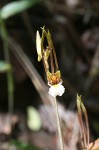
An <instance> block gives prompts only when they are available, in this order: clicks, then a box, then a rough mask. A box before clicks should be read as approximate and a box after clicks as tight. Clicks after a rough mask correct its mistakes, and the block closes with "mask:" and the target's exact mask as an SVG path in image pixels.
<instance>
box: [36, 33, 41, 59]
mask: <svg viewBox="0 0 99 150" xmlns="http://www.w3.org/2000/svg"><path fill="white" fill-rule="evenodd" d="M36 49H37V54H38V61H40V60H41V59H42V53H41V37H40V34H39V31H37V32H36Z"/></svg>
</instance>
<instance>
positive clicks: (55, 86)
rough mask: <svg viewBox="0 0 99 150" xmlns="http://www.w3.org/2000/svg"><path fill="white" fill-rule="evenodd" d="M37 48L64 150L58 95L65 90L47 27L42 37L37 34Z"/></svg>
mask: <svg viewBox="0 0 99 150" xmlns="http://www.w3.org/2000/svg"><path fill="white" fill-rule="evenodd" d="M45 38H46V40H47V46H45V47H44V44H45V43H44V42H45ZM36 48H37V53H38V61H41V60H42V61H43V65H44V69H45V73H46V78H47V81H48V85H49V86H50V88H49V92H48V93H49V94H50V95H51V96H53V100H54V108H55V112H56V118H57V128H58V134H59V139H60V149H61V150H63V149H64V147H63V139H62V132H61V127H60V119H59V114H58V105H57V100H56V96H57V95H58V96H62V94H63V93H64V91H65V88H64V86H63V85H62V79H61V72H60V70H59V67H58V61H57V57H56V52H55V48H54V45H53V42H52V38H51V34H50V32H49V30H48V31H46V30H45V27H43V28H42V37H40V34H39V31H37V34H36Z"/></svg>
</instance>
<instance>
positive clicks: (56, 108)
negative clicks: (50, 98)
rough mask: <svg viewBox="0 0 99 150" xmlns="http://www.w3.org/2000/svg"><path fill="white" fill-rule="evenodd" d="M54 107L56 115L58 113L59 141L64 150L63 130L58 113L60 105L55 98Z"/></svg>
mask: <svg viewBox="0 0 99 150" xmlns="http://www.w3.org/2000/svg"><path fill="white" fill-rule="evenodd" d="M54 107H55V113H56V119H57V128H58V135H59V140H60V149H61V150H64V144H63V138H62V130H61V124H60V117H59V113H58V104H57V100H56V97H55V98H54Z"/></svg>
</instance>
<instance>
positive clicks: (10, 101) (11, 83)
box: [0, 17, 14, 113]
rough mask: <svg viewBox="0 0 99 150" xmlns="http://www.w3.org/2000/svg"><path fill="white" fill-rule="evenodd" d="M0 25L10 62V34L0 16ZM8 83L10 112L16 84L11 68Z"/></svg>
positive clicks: (6, 57) (5, 54)
mask: <svg viewBox="0 0 99 150" xmlns="http://www.w3.org/2000/svg"><path fill="white" fill-rule="evenodd" d="M0 25H1V37H2V40H3V48H4V57H5V61H6V62H7V63H10V54H9V48H8V39H7V38H8V36H7V31H6V27H5V24H4V21H3V20H2V18H1V17H0ZM7 84H8V111H9V112H10V113H12V112H13V97H14V96H13V91H14V86H13V85H14V84H13V75H12V70H9V71H8V72H7Z"/></svg>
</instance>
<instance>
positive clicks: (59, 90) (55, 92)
mask: <svg viewBox="0 0 99 150" xmlns="http://www.w3.org/2000/svg"><path fill="white" fill-rule="evenodd" d="M64 92H65V88H64V86H63V85H62V84H61V83H58V84H56V85H52V86H51V87H50V88H49V92H48V93H49V94H50V95H51V96H53V97H56V96H62V95H63V93H64Z"/></svg>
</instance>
